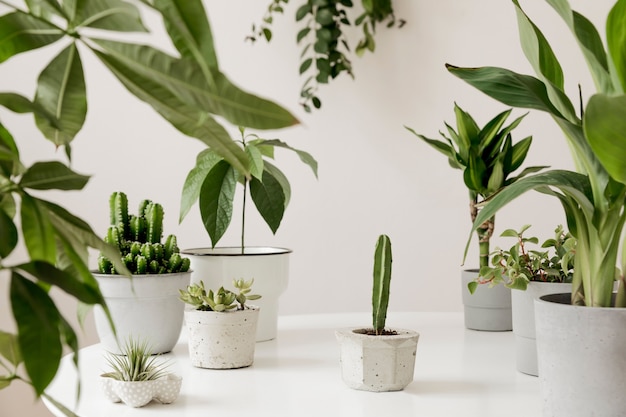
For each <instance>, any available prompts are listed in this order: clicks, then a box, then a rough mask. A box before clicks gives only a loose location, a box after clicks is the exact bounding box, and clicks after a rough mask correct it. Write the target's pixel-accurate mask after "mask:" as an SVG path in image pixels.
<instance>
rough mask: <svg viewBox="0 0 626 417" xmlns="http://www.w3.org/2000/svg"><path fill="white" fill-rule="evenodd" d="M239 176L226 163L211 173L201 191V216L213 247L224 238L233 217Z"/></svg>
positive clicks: (217, 165)
mask: <svg viewBox="0 0 626 417" xmlns="http://www.w3.org/2000/svg"><path fill="white" fill-rule="evenodd" d="M236 185H237V175H236V173H235V170H234V169H233V167H232V166H230V164H229V163H228V162H226V161H220V162H218V163H217V164H215V166H214V167H213V168H212V169H211V170H210V171H209V173H208V174H207V176H206V178H205V180H204V182H203V183H202V188H201V189H200V215H201V217H202V223H203V224H204V228H205V229H206V231H207V232H208V233H209V237H210V238H211V243H212V245H213V247H215V245H217V242H219V240H220V239H221V238H222V236H223V235H224V233H225V232H226V229H228V226H229V225H230V221H231V219H232V216H233V199H234V197H235V187H236Z"/></svg>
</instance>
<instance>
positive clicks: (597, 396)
mask: <svg viewBox="0 0 626 417" xmlns="http://www.w3.org/2000/svg"><path fill="white" fill-rule="evenodd" d="M570 297H571V295H570V294H552V295H546V296H543V297H541V298H539V299H537V300H535V319H536V326H537V360H538V365H539V381H540V383H541V392H542V396H543V415H544V416H545V417H548V416H550V417H590V416H598V417H623V416H624V412H625V410H626V397H624V387H626V355H624V347H625V346H626V308H598V307H582V306H572V305H571V304H570Z"/></svg>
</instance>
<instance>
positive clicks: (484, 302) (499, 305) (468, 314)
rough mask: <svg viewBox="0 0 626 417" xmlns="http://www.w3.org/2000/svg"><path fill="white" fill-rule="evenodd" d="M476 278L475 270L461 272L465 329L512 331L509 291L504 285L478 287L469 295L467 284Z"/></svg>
mask: <svg viewBox="0 0 626 417" xmlns="http://www.w3.org/2000/svg"><path fill="white" fill-rule="evenodd" d="M477 277H478V270H477V269H465V270H463V271H461V294H462V297H463V309H464V317H465V327H466V328H468V329H470V330H484V331H490V332H503V331H509V330H513V321H512V315H511V290H510V289H509V288H507V287H505V286H504V285H496V286H494V287H491V288H489V286H488V285H479V286H478V287H477V288H476V291H474V294H471V293H470V292H469V290H468V289H467V284H469V283H470V282H472V281H474V280H475V279H476V278H477Z"/></svg>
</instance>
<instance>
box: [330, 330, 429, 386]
mask: <svg viewBox="0 0 626 417" xmlns="http://www.w3.org/2000/svg"><path fill="white" fill-rule="evenodd" d="M391 330H392V331H395V332H396V334H394V335H383V336H372V335H368V334H365V333H364V332H365V331H364V330H363V329H357V330H355V329H345V330H337V331H336V332H335V335H336V337H337V341H338V342H339V345H340V348H341V374H342V377H343V381H344V382H345V383H346V385H348V386H349V387H350V388H354V389H358V390H363V391H376V392H381V391H400V390H402V389H404V387H406V386H407V385H408V384H409V383H410V382H411V381H413V372H414V369H415V353H416V351H417V341H418V339H419V333H417V332H414V331H412V330H404V329H391Z"/></svg>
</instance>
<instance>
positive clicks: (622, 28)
mask: <svg viewBox="0 0 626 417" xmlns="http://www.w3.org/2000/svg"><path fill="white" fill-rule="evenodd" d="M606 38H607V43H608V46H609V53H610V54H611V58H612V60H613V65H614V66H615V71H616V73H617V76H618V78H619V81H620V83H621V87H622V88H621V91H622V92H623V91H624V90H625V89H626V1H625V0H618V1H617V2H615V6H613V9H611V12H610V13H609V16H608V18H607V21H606ZM601 91H602V90H601Z"/></svg>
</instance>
